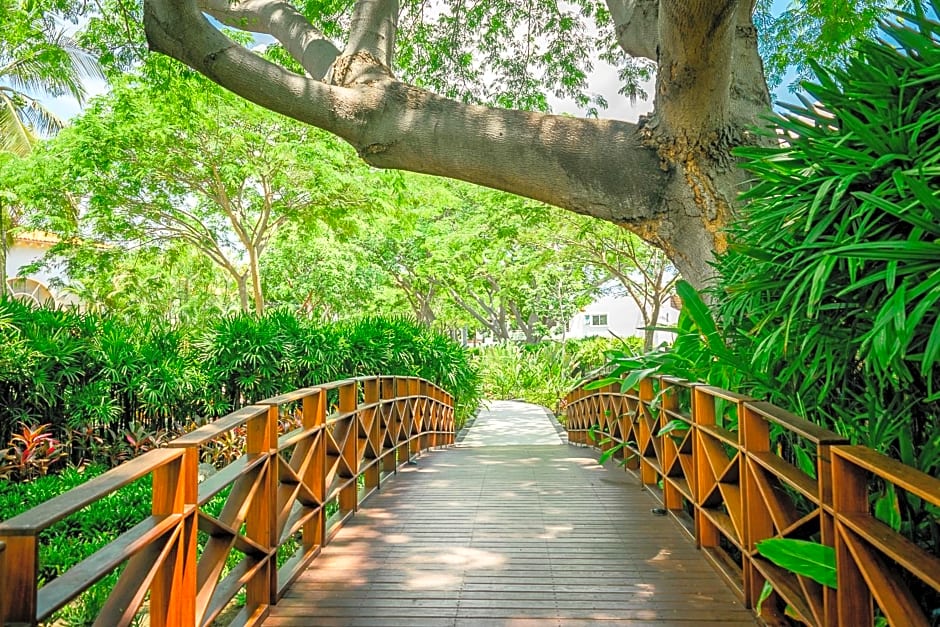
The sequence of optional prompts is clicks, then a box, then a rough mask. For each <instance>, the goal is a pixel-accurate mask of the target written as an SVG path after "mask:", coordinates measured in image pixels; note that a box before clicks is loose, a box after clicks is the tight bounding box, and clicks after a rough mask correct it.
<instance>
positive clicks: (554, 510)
mask: <svg viewBox="0 0 940 627" xmlns="http://www.w3.org/2000/svg"><path fill="white" fill-rule="evenodd" d="M504 409H505V410H506V411H505V413H503V410H504ZM493 412H496V413H493ZM500 425H501V426H500ZM500 429H506V430H505V431H500ZM525 433H530V434H531V437H532V439H533V440H535V441H537V442H539V444H537V445H528V446H519V445H507V442H514V443H518V442H519V441H520V440H524V439H525V438H524V437H523V435H524V434H525ZM498 435H501V437H496V436H498ZM494 439H495V440H494ZM490 442H492V443H493V444H494V445H489V444H488V443H490ZM559 444H560V438H559V436H558V434H557V433H555V431H554V427H552V423H551V422H550V420H549V418H548V416H547V414H546V413H545V412H544V411H541V412H540V411H537V410H536V409H534V408H533V406H520V405H515V404H513V405H503V404H502V403H500V404H495V403H494V404H493V405H491V406H490V408H489V411H488V412H483V413H481V415H480V417H479V418H478V419H477V422H476V423H474V426H473V427H472V428H471V432H470V433H469V434H468V437H467V438H466V439H465V440H464V445H463V446H461V447H456V448H449V449H444V450H436V451H431V452H429V453H426V454H424V455H422V456H421V457H419V458H418V465H417V466H410V467H405V469H404V470H402V471H401V473H400V474H399V476H398V477H396V478H394V479H393V480H391V481H389V482H387V483H385V484H383V487H382V489H381V491H379V492H378V493H376V494H374V495H372V496H371V497H370V498H369V499H368V500H367V501H366V502H365V503H364V504H363V508H362V509H361V510H360V511H359V513H358V514H357V515H356V517H354V518H353V519H352V520H350V521H349V522H348V523H347V525H346V526H345V527H344V528H343V529H342V530H341V531H340V532H339V533H338V534H337V536H336V537H335V538H334V539H333V541H332V542H331V543H330V544H329V545H328V546H327V547H325V548H324V550H323V553H322V554H321V556H320V557H319V558H317V559H316V560H315V561H314V562H313V565H312V566H311V568H310V569H309V570H308V571H307V572H305V573H304V574H303V575H301V576H300V577H299V578H298V580H297V581H296V582H295V584H294V585H293V586H292V587H291V589H290V590H289V591H288V592H287V594H286V595H285V597H284V598H283V599H281V601H280V602H279V603H278V604H277V605H276V606H275V607H274V608H272V612H271V616H270V617H269V618H268V619H267V621H265V625H269V626H287V625H293V626H301V625H303V626H313V625H318V626H330V625H337V626H339V625H341V626H344V627H347V626H349V627H352V626H356V625H370V626H381V627H395V626H399V625H400V626H403V627H405V626H407V627H437V626H441V627H443V626H448V627H453V626H457V625H461V626H465V627H477V626H483V627H485V626H491V625H492V626H503V625H504V626H511V627H523V626H528V627H543V626H554V627H579V626H586V625H636V626H640V625H658V626H666V625H670V626H671V625H677V626H679V625H687V626H690V627H691V626H697V627H706V626H708V625H715V626H717V625H719V624H721V625H723V627H735V626H738V625H754V624H755V622H754V619H753V617H752V615H751V613H750V612H748V611H747V610H745V609H744V608H743V607H741V605H740V604H739V603H738V602H737V600H736V599H735V598H734V596H733V594H732V592H731V591H730V589H729V588H728V587H726V585H725V584H724V583H723V582H722V580H721V578H720V577H719V576H718V575H717V574H716V573H715V571H714V570H712V568H711V567H710V566H709V565H708V564H707V563H706V562H705V560H704V558H703V557H702V554H701V553H700V552H698V551H696V550H695V547H694V545H693V544H692V542H691V541H689V540H688V538H687V537H685V536H684V535H683V532H681V531H680V530H679V528H678V527H677V526H676V525H675V524H674V523H673V522H671V521H669V520H667V519H664V518H661V517H658V516H654V515H652V514H651V512H650V509H651V508H653V507H656V503H655V501H654V500H653V499H652V497H651V496H649V494H647V493H646V492H644V491H643V490H641V489H640V486H639V484H638V483H637V482H636V480H634V479H633V478H632V477H630V476H629V475H627V474H625V473H623V472H622V471H620V470H617V469H614V470H609V469H607V468H603V467H601V466H599V465H598V464H597V462H596V458H595V452H594V451H591V450H588V449H585V448H579V447H573V446H560V445H559Z"/></svg>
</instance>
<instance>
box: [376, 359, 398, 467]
mask: <svg viewBox="0 0 940 627" xmlns="http://www.w3.org/2000/svg"><path fill="white" fill-rule="evenodd" d="M379 387H380V390H381V395H382V405H381V408H380V409H381V412H380V416H381V417H382V418H383V421H384V422H385V424H386V426H385V435H383V436H382V440H383V442H382V448H383V449H384V448H385V440H386V438H387V439H388V441H389V442H390V446H391V450H390V451H384V450H383V451H382V455H383V457H382V472H394V473H397V472H398V462H397V457H398V443H399V441H400V439H401V421H400V420H399V419H398V416H397V413H396V412H395V411H394V410H395V407H394V406H393V402H394V398H395V380H394V379H392V378H391V377H382V378H381V379H380V383H379Z"/></svg>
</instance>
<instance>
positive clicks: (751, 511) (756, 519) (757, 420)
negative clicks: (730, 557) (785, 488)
mask: <svg viewBox="0 0 940 627" xmlns="http://www.w3.org/2000/svg"><path fill="white" fill-rule="evenodd" d="M738 441H739V443H740V444H741V447H742V451H741V453H742V462H743V465H742V468H741V483H742V488H743V489H742V490H741V507H742V508H743V509H744V538H742V541H743V543H744V548H745V553H746V554H749V553H751V552H753V551H755V550H756V549H757V546H756V545H757V543H758V542H759V541H761V540H765V539H767V538H770V537H771V536H773V535H774V525H773V520H772V518H771V516H770V511H769V510H768V509H767V506H766V504H765V502H764V498H763V496H762V495H761V492H760V488H759V486H758V485H757V482H756V481H755V480H754V476H753V475H754V473H755V472H761V470H760V469H759V468H754V467H753V463H754V462H753V461H752V460H751V457H750V455H752V454H754V453H768V452H770V424H769V423H768V422H767V420H766V419H765V418H764V417H763V416H762V415H760V414H759V413H757V412H755V411H753V410H752V409H751V407H750V406H749V405H748V404H747V403H739V405H738ZM743 571H744V572H743V578H744V582H743V583H744V605H745V607H748V608H754V607H755V605H756V603H757V600H758V599H759V598H760V593H761V589H762V588H763V583H762V579H763V577H762V575H761V574H760V572H759V571H758V570H757V569H756V568H755V567H754V563H753V561H752V558H751V557H749V555H746V556H745V559H744V564H743Z"/></svg>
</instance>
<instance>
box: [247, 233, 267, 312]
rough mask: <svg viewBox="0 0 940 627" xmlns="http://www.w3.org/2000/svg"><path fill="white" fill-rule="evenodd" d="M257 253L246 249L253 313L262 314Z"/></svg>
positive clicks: (249, 248) (262, 298)
mask: <svg viewBox="0 0 940 627" xmlns="http://www.w3.org/2000/svg"><path fill="white" fill-rule="evenodd" d="M258 257H259V253H258V251H257V250H256V249H255V248H254V247H253V246H249V247H248V274H249V275H250V276H251V293H252V296H253V297H254V299H255V313H256V314H258V315H259V316H260V315H262V314H263V313H264V293H263V292H262V291H261V267H260V266H259V265H258Z"/></svg>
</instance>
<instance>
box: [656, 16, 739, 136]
mask: <svg viewBox="0 0 940 627" xmlns="http://www.w3.org/2000/svg"><path fill="white" fill-rule="evenodd" d="M737 7H738V0H661V2H660V7H659V35H660V46H659V52H660V55H659V73H658V75H657V81H656V96H657V98H656V107H657V116H658V117H659V119H660V120H663V121H664V122H665V123H666V124H667V126H666V128H665V129H664V130H665V131H666V133H667V134H668V135H670V136H673V137H675V136H680V137H681V136H684V137H683V139H684V141H691V142H693V143H694V142H695V141H696V140H698V139H699V138H707V139H711V140H712V141H714V136H715V134H716V133H719V132H721V131H722V130H723V129H724V128H725V127H726V126H727V125H728V123H729V118H730V87H731V58H732V43H733V40H734V33H735V25H736V19H735V18H736V9H737Z"/></svg>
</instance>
